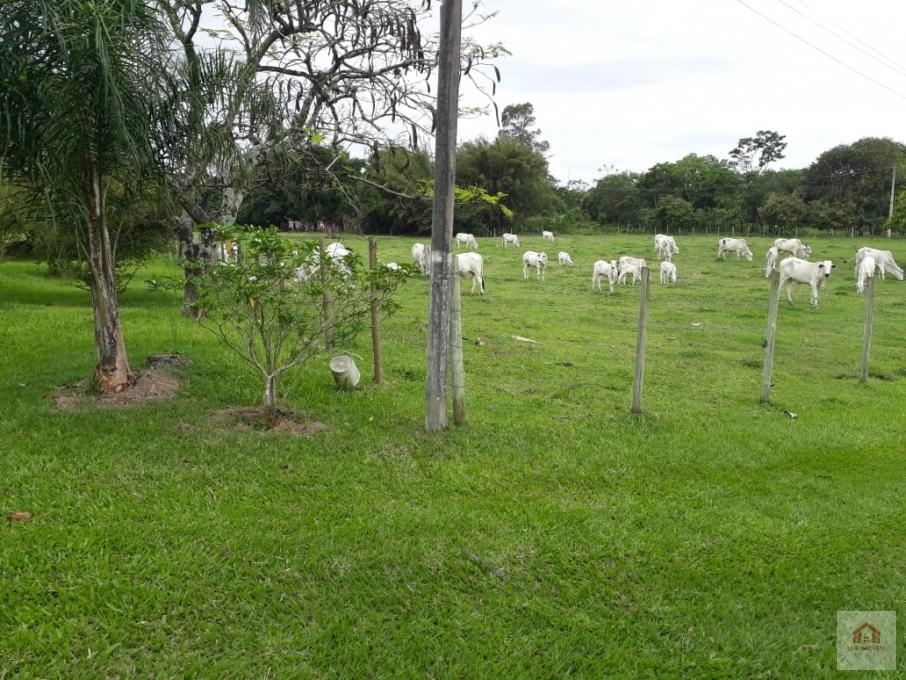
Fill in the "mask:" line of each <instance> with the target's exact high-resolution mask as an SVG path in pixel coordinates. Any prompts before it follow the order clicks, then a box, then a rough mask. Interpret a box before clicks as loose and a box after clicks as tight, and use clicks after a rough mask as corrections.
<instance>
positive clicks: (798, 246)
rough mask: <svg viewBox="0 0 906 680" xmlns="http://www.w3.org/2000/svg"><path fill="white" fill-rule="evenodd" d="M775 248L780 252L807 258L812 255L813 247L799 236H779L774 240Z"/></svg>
mask: <svg viewBox="0 0 906 680" xmlns="http://www.w3.org/2000/svg"><path fill="white" fill-rule="evenodd" d="M774 248H776V249H777V251H778V252H780V253H789V254H790V255H792V256H793V257H798V258H800V259H803V260H807V259H808V258H810V257H811V256H812V249H811V248H809V247H808V246H807V245H805V244H804V243H803V242H802V241H800V240H799V239H798V238H778V239H775V240H774Z"/></svg>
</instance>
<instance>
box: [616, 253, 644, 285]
mask: <svg viewBox="0 0 906 680" xmlns="http://www.w3.org/2000/svg"><path fill="white" fill-rule="evenodd" d="M647 266H648V263H647V262H645V260H644V259H642V258H641V257H632V256H631V255H623V257H621V258H620V262H619V269H620V274H619V276H617V282H619V283H626V277H627V276H629V275H630V274H632V285H633V286H634V285H635V282H636V279H638V278H639V277H640V276H641V275H642V267H647Z"/></svg>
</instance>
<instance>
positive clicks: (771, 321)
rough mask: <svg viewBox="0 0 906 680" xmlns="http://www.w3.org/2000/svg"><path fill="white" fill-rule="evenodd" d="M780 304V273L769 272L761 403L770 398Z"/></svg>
mask: <svg viewBox="0 0 906 680" xmlns="http://www.w3.org/2000/svg"><path fill="white" fill-rule="evenodd" d="M779 303H780V272H777V271H774V272H771V291H770V293H769V297H768V331H767V337H766V338H765V343H764V366H763V367H762V369H763V370H762V372H761V401H768V400H769V399H770V398H771V376H772V375H773V373H774V337H775V336H776V335H777V307H778V305H779Z"/></svg>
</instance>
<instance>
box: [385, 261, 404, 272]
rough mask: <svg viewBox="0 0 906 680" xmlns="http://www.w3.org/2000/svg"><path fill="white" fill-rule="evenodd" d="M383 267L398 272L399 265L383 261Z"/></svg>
mask: <svg viewBox="0 0 906 680" xmlns="http://www.w3.org/2000/svg"><path fill="white" fill-rule="evenodd" d="M384 269H386V270H387V271H391V272H398V271H399V270H400V266H399V264H397V263H396V262H385V263H384Z"/></svg>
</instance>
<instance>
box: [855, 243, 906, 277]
mask: <svg viewBox="0 0 906 680" xmlns="http://www.w3.org/2000/svg"><path fill="white" fill-rule="evenodd" d="M868 256H871V257H873V258H874V259H875V266H876V267H877V268H878V271H879V272H881V278H882V279H883V278H884V274H885V273H886V272H887V271H890V272H891V273H892V274H893V276H894V278H895V279H897V281H902V280H903V270H902V269H900V265H898V264H897V262H896V260H894V259H893V253H891V252H890V251H889V250H878V249H877V248H859V250H857V251H856V270H857V271H858V268H859V263H861V262H862V260H864V259H865V258H866V257H868Z"/></svg>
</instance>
